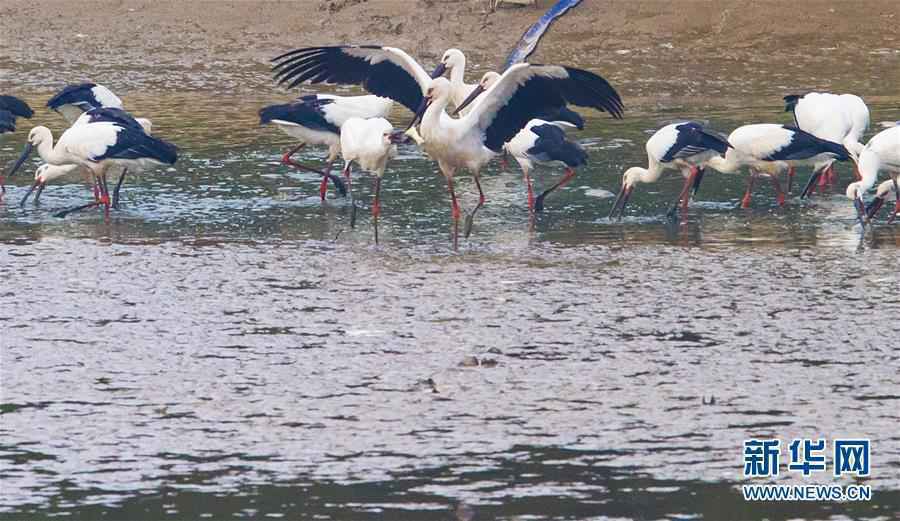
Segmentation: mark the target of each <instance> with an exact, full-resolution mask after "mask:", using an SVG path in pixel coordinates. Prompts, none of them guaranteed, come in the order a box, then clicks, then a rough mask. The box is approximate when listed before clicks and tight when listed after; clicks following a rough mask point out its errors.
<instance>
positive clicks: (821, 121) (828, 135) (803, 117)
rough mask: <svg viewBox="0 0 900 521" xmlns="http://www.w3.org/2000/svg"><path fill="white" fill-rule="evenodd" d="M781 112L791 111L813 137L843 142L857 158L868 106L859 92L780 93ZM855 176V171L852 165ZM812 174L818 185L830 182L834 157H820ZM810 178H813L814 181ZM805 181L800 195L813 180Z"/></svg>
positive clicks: (866, 119) (810, 185)
mask: <svg viewBox="0 0 900 521" xmlns="http://www.w3.org/2000/svg"><path fill="white" fill-rule="evenodd" d="M784 102H785V106H784V110H785V112H792V113H793V115H794V123H795V125H796V126H797V127H798V128H800V129H802V130H805V131H806V132H809V133H810V134H812V135H814V136H816V137H817V138H820V139H824V140H826V141H831V142H833V143H840V144H842V145H844V147H845V148H846V149H847V151H849V152H850V155H851V156H852V157H853V159H854V160H856V159H858V158H859V154H860V153H861V152H862V149H863V148H864V145H863V144H862V143H861V142H860V141H861V140H862V137H863V134H865V132H866V130H867V129H868V128H869V107H867V106H866V103H865V102H864V101H863V100H862V98H860V97H859V96H855V95H853V94H831V93H827V92H810V93H809V94H804V95H796V94H792V95H789V96H785V97H784ZM853 173H854V175H855V176H856V180H859V171H858V170H857V169H856V168H854V170H853ZM788 176H789V177H788V192H790V191H791V184H792V180H793V177H794V168H793V167H791V168H790V170H789V171H788ZM813 177H815V180H819V181H820V184H819V189H820V190H824V188H825V186H826V185H834V184H835V182H836V179H837V176H836V175H835V172H834V160H824V161H822V162H820V163H817V164H815V165H814V166H813ZM815 180H814V182H815ZM814 182H813V184H808V187H809V190H808V191H804V193H803V194H801V197H806V196H807V195H809V191H811V190H814V189H815V184H814Z"/></svg>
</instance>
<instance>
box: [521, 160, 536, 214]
mask: <svg viewBox="0 0 900 521" xmlns="http://www.w3.org/2000/svg"><path fill="white" fill-rule="evenodd" d="M522 175H524V176H525V187H526V188H528V211H529V212H531V213H534V186H533V184H532V182H531V175H530V174H529V173H528V170H525V169H524V168H523V169H522Z"/></svg>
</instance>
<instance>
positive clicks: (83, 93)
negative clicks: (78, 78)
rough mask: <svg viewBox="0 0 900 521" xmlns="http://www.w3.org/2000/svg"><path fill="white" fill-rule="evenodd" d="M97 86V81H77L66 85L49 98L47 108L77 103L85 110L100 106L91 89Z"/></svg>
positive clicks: (76, 104) (57, 107)
mask: <svg viewBox="0 0 900 521" xmlns="http://www.w3.org/2000/svg"><path fill="white" fill-rule="evenodd" d="M96 86H97V84H96V83H76V84H73V85H66V86H65V87H63V89H62V90H61V91H59V92H57V93H56V94H55V95H54V96H53V97H52V98H50V99H49V100H47V108H49V109H51V110H58V109H59V107H62V106H63V105H75V106H77V107H80V108H81V109H82V110H84V111H88V110H90V109H94V108H99V107H100V104H99V103H98V102H97V99H96V98H95V97H94V92H93V90H91V89H93V88H94V87H96Z"/></svg>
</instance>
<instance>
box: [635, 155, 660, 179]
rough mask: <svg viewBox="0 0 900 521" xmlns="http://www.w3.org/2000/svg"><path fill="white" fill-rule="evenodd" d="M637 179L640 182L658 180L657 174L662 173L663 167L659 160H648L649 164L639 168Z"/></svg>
mask: <svg viewBox="0 0 900 521" xmlns="http://www.w3.org/2000/svg"><path fill="white" fill-rule="evenodd" d="M640 172H641V173H640V176H638V177H639V179H640V180H641V182H642V183H655V182H656V181H658V180H659V176H661V175H662V172H663V168H662V165H661V164H660V163H659V161H654V160H653V159H651V160H650V164H649V166H648V167H647V168H642V169H641V170H640Z"/></svg>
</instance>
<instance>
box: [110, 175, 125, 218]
mask: <svg viewBox="0 0 900 521" xmlns="http://www.w3.org/2000/svg"><path fill="white" fill-rule="evenodd" d="M127 173H128V169H127V168H126V169H124V170H122V175H120V176H119V180H118V181H116V187H115V188H114V189H113V198H112V207H113V208H115V209H116V210H118V209H119V191H120V190H121V189H122V181H124V180H125V174H127Z"/></svg>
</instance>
